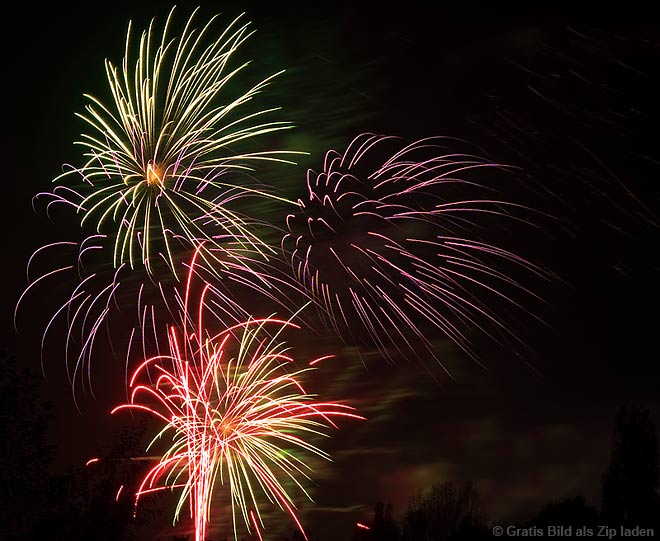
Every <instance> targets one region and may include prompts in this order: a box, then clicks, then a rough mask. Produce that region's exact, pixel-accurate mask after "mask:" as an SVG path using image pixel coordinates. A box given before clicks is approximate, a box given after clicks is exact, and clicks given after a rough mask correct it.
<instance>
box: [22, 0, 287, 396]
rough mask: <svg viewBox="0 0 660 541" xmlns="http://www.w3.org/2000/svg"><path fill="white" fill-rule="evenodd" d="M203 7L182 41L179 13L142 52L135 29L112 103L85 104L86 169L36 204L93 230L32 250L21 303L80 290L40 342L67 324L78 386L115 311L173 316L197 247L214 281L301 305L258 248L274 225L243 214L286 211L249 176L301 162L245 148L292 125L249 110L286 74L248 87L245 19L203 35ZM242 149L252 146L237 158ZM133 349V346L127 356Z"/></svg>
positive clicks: (238, 313)
mask: <svg viewBox="0 0 660 541" xmlns="http://www.w3.org/2000/svg"><path fill="white" fill-rule="evenodd" d="M197 11H198V10H195V11H194V12H193V13H192V15H191V16H190V17H189V18H188V19H187V21H186V22H185V25H184V27H183V30H182V31H181V32H180V34H179V35H178V36H177V35H175V32H174V30H173V26H174V8H173V9H172V10H171V11H170V12H169V15H168V16H167V19H166V20H165V23H164V25H163V27H162V28H161V30H160V31H159V30H158V28H157V25H156V23H155V20H152V22H151V24H150V25H149V27H148V29H147V30H145V31H144V32H142V34H141V35H140V36H139V39H138V40H137V46H136V45H135V44H134V37H133V32H132V27H131V24H129V27H128V32H127V37H126V46H125V52H124V57H123V59H122V62H121V64H120V65H119V66H115V65H113V64H112V63H111V62H109V61H106V74H107V79H108V84H109V87H110V91H111V96H112V97H111V100H109V101H108V102H106V103H104V102H102V101H101V100H99V99H97V98H95V97H93V96H89V95H86V98H87V99H88V100H89V104H88V105H87V106H86V112H85V113H84V114H81V115H78V116H79V117H80V118H81V119H82V120H83V121H84V122H85V123H86V124H87V127H88V128H90V129H91V131H89V133H86V134H83V136H82V140H80V141H78V142H76V144H77V145H81V146H83V147H85V148H86V149H87V153H86V154H85V156H86V162H85V163H84V164H83V165H82V166H79V167H74V166H70V167H69V169H68V170H66V171H65V172H64V173H63V174H62V175H60V176H59V177H57V178H56V179H55V181H54V182H55V183H56V184H57V185H56V186H55V188H54V189H53V190H52V192H51V193H43V194H38V195H37V196H36V197H35V200H36V199H40V198H41V197H45V198H46V200H47V205H46V213H47V215H48V216H49V218H50V217H51V214H52V211H53V210H54V208H53V207H55V206H59V205H64V206H67V207H72V208H73V209H74V210H75V212H76V213H77V215H78V216H80V220H81V226H83V228H85V229H86V228H87V226H92V225H93V226H94V228H95V230H96V231H95V232H94V233H92V234H90V235H89V236H88V237H87V238H86V239H84V240H83V241H82V242H61V243H54V244H51V245H48V246H45V247H44V248H42V249H39V250H37V251H36V252H35V254H34V255H33V256H32V258H31V259H30V262H29V263H28V287H27V289H26V291H25V292H24V293H23V295H22V296H21V298H20V299H19V301H18V303H17V309H18V306H19V305H21V303H22V302H23V301H24V298H25V297H26V294H27V293H28V292H30V291H37V290H38V289H40V288H43V287H45V286H46V284H53V283H55V280H58V284H59V285H61V284H65V283H73V282H76V283H77V284H76V285H75V286H70V289H69V292H67V293H66V295H67V296H66V297H65V299H66V300H65V302H63V303H62V304H61V305H60V306H59V307H58V308H56V309H55V310H54V313H53V317H52V318H51V319H50V320H49V321H48V322H47V324H46V328H45V331H44V341H45V338H46V335H47V334H48V333H49V332H50V330H51V329H53V328H54V327H53V326H54V324H55V323H56V320H58V318H60V319H65V320H66V328H67V331H66V332H67V334H66V344H65V351H66V363H67V370H68V374H69V379H70V381H71V384H72V386H75V384H76V382H77V381H80V380H81V378H82V376H83V375H84V376H85V378H87V380H88V381H89V380H90V373H89V370H90V364H91V362H90V361H91V357H92V352H93V350H94V348H95V345H96V343H97V336H98V332H99V330H100V329H101V328H103V327H104V326H106V327H107V326H108V325H109V320H111V319H113V317H116V313H117V312H119V311H123V312H124V316H123V317H125V314H126V313H129V314H136V313H137V320H138V323H137V326H138V327H139V330H142V329H143V328H144V325H142V320H143V319H144V318H146V317H148V314H149V312H151V311H153V309H154V306H155V305H159V306H165V307H167V298H169V297H170V293H169V288H170V286H174V287H176V283H177V282H178V279H179V274H180V273H181V269H182V268H183V266H184V262H185V261H186V260H187V258H189V257H190V253H192V251H193V250H195V249H197V248H198V247H199V246H203V250H202V251H201V252H200V254H199V257H200V258H201V259H202V260H203V261H204V263H205V268H206V269H207V270H209V271H211V272H214V273H215V274H216V278H217V282H218V283H221V281H226V282H227V284H228V283H231V284H232V286H231V287H232V288H234V287H236V285H237V284H240V285H241V286H246V287H248V288H251V289H253V290H256V291H257V292H259V293H260V294H262V295H267V296H268V297H269V298H270V299H271V300H272V301H273V302H275V303H279V305H280V306H282V305H283V304H286V307H287V310H288V311H289V312H292V311H295V310H297V308H298V307H299V306H300V302H298V300H299V298H300V297H299V294H300V291H299V290H298V291H296V284H295V283H294V281H293V280H291V279H290V275H289V273H288V272H285V271H284V270H282V269H278V268H277V265H278V263H277V261H276V258H273V255H276V254H277V250H276V249H274V248H273V247H271V246H270V244H269V243H268V242H267V241H266V240H263V238H264V237H266V236H267V235H268V234H269V233H270V230H272V226H271V225H269V224H264V223H263V222H262V221H260V220H257V219H254V218H251V217H248V216H246V215H244V214H243V213H242V212H240V211H239V209H238V208H237V207H236V205H235V204H236V203H237V202H241V201H243V202H244V201H245V200H246V198H248V197H251V198H261V199H262V200H268V201H272V202H275V201H282V202H286V200H285V199H283V198H281V197H279V196H278V195H277V194H276V193H275V191H274V189H273V188H271V187H268V186H265V185H263V184H260V183H258V181H256V180H254V179H253V176H252V172H253V171H254V170H255V169H256V168H257V166H258V165H259V164H262V163H264V162H283V163H292V162H290V161H288V160H287V159H285V158H286V157H287V156H288V155H293V154H296V153H295V152H289V151H280V150H272V151H270V150H258V151H255V150H251V149H249V147H248V146H247V145H253V146H254V145H255V144H256V143H257V142H258V140H260V139H261V138H262V136H266V135H268V134H272V133H275V132H279V131H281V130H285V129H288V128H290V127H291V125H290V124H289V123H287V122H279V121H273V122H262V121H261V119H262V118H265V117H266V116H268V115H270V114H271V113H273V112H274V111H275V109H261V110H259V109H258V108H257V109H255V108H251V109H249V107H251V104H252V103H253V101H254V98H257V97H258V94H260V93H261V92H263V91H264V90H265V89H266V88H267V87H268V85H269V84H270V83H271V81H272V79H273V78H274V77H275V76H276V75H277V74H275V75H273V76H271V77H268V78H266V79H264V80H262V81H261V82H258V83H257V84H255V85H253V86H249V87H246V89H241V88H240V85H239V83H240V80H239V79H240V76H241V74H243V73H244V71H245V68H246V67H247V65H248V63H244V64H237V65H233V64H234V62H235V58H236V57H237V54H238V51H239V49H240V47H241V46H242V45H243V43H244V42H245V41H246V40H248V39H249V37H250V36H251V34H252V32H251V31H250V30H249V23H243V22H242V21H241V17H240V16H239V17H238V18H236V19H235V20H233V21H232V22H231V23H229V24H228V25H227V26H226V27H225V28H221V29H220V31H219V32H218V31H217V30H216V27H217V24H216V23H217V16H216V17H213V18H211V19H210V20H209V21H208V23H206V24H205V25H203V26H201V27H197V28H196V27H195V26H196V23H197V19H196V15H197ZM243 147H245V148H246V149H247V151H245V152H241V151H239V148H243ZM287 203H288V204H289V203H290V204H293V203H292V202H287ZM244 208H245V207H244ZM274 236H276V237H278V238H279V237H280V236H281V234H279V233H278V234H276V235H274ZM70 250H73V251H77V254H76V255H72V254H71V253H70V252H69V251H70ZM67 258H68V260H67V261H66V263H64V264H61V265H59V261H60V260H66V259H67ZM35 260H38V261H35ZM46 260H48V262H50V261H53V262H55V261H56V262H58V263H53V264H52V265H51V266H50V267H48V268H47V269H46V270H45V271H43V272H42V274H41V275H40V276H38V277H37V278H36V279H31V276H30V269H29V268H30V266H31V265H32V264H33V263H35V262H37V263H39V264H40V265H43V264H44V262H45V261H46ZM33 266H34V268H41V267H39V266H38V265H36V264H35V265H33ZM287 280H288V283H287ZM227 284H223V285H222V286H219V287H224V288H225V291H226V292H227V293H226V298H225V299H224V301H223V302H224V303H225V304H226V306H227V308H226V310H225V312H227V317H228V318H229V320H233V321H236V320H238V319H240V320H243V319H245V318H246V317H247V314H246V313H245V311H244V310H243V309H242V306H241V302H240V301H238V300H236V299H235V298H234V297H233V296H232V292H231V291H230V289H231V288H230V287H229V286H228V285H227ZM285 290H286V292H285ZM138 291H139V293H138ZM69 293H70V294H69ZM136 293H137V305H136V303H135V294H136ZM159 293H160V298H159V295H158V294H159ZM120 297H121V299H122V300H120ZM294 297H295V298H294ZM142 299H148V300H147V301H144V302H143V301H142ZM293 306H295V308H292V307H293ZM159 313H164V310H159ZM232 318H233V319H232ZM139 334H140V332H138V333H137V335H139ZM142 334H143V336H144V333H142ZM137 335H136V336H137ZM112 342H113V345H112V347H114V346H115V345H117V341H116V340H113V341H112ZM132 344H133V339H132V338H131V340H130V342H129V344H128V349H129V350H130V347H131V345H132ZM43 345H44V344H43V341H42V356H43ZM90 390H91V382H90Z"/></svg>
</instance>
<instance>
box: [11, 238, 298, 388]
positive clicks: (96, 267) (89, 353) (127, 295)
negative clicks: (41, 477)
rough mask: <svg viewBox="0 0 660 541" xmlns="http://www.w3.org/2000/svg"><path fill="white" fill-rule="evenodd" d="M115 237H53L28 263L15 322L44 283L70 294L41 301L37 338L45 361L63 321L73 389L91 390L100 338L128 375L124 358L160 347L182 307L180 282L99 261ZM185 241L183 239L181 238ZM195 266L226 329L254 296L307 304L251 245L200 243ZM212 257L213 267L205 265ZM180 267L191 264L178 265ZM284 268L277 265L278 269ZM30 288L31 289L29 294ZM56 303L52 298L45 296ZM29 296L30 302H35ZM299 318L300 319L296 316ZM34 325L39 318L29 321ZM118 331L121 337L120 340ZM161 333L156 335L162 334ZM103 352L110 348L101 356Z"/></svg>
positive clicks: (288, 307)
mask: <svg viewBox="0 0 660 541" xmlns="http://www.w3.org/2000/svg"><path fill="white" fill-rule="evenodd" d="M110 242H112V239H110V238H108V237H107V236H105V235H93V236H90V237H88V238H86V239H85V240H84V241H83V242H80V243H76V242H58V243H53V244H49V245H46V246H43V247H42V248H40V249H38V250H37V251H36V252H35V253H34V254H33V256H32V257H31V258H30V260H29V261H28V266H27V276H28V282H29V286H28V287H27V289H26V290H25V291H24V292H23V294H22V295H21V297H20V298H19V301H18V303H17V305H16V310H15V319H17V317H18V311H19V309H20V308H21V307H22V306H23V305H24V304H26V303H29V299H28V298H29V297H34V296H35V295H36V293H34V292H38V291H40V290H43V289H44V288H46V287H51V288H53V287H56V288H57V289H58V290H62V291H66V289H67V288H68V289H69V291H68V293H67V294H66V295H65V297H64V302H61V301H60V302H53V304H52V305H49V304H48V303H44V300H43V299H38V302H39V312H40V313H44V314H47V313H48V309H49V308H48V307H49V306H52V308H51V310H52V311H51V312H50V315H48V316H46V318H47V319H45V323H44V331H43V333H42V338H41V353H42V365H43V364H44V361H45V352H46V350H51V349H52V348H50V347H49V346H48V345H47V344H49V343H50V342H48V337H49V335H50V334H51V333H53V334H57V331H56V329H59V328H60V327H61V325H62V324H63V325H64V332H65V339H64V347H63V349H64V357H65V359H66V369H67V375H68V378H69V382H70V384H71V387H72V389H73V390H74V400H76V396H75V395H76V393H75V390H76V389H81V390H82V391H84V392H90V393H91V394H92V395H93V386H92V359H93V358H94V357H98V356H97V355H95V354H94V352H95V348H96V347H97V343H98V341H99V339H100V340H105V338H106V336H105V335H107V340H106V341H105V342H102V343H103V344H106V346H109V348H110V350H111V352H112V354H113V357H115V358H116V359H118V360H120V361H121V358H125V362H126V367H127V372H128V371H129V368H130V367H129V359H130V358H131V357H133V354H134V353H135V351H136V350H141V352H142V355H144V356H145V357H146V355H147V354H146V352H147V351H148V350H150V349H152V348H156V349H157V350H158V348H159V347H160V342H159V340H160V341H162V340H163V338H164V337H162V336H160V334H161V330H162V329H163V328H164V327H165V326H166V325H167V322H169V321H171V320H172V318H173V317H175V314H178V313H179V312H180V305H181V301H179V302H176V301H175V302H174V303H173V302H172V301H173V300H175V299H177V298H178V296H179V286H178V282H176V281H174V282H172V281H168V280H167V279H165V278H164V279H156V276H163V275H164V274H163V273H162V272H159V273H156V274H155V275H150V274H149V273H148V272H147V271H146V269H135V270H131V269H130V268H128V264H127V263H122V264H121V265H120V266H119V267H118V268H116V269H115V268H113V267H112V266H111V265H110V264H109V263H108V262H107V261H106V260H105V258H104V254H103V252H104V248H106V247H107V245H108V243H110ZM184 243H185V241H184ZM197 254H198V255H197V256H196V257H197V259H199V261H197V263H196V264H195V266H194V269H193V268H191V269H190V272H193V273H194V274H195V275H196V276H198V277H199V278H200V279H202V280H206V281H207V282H209V283H212V284H213V285H212V286H211V285H209V288H210V290H211V291H212V293H213V299H214V300H212V301H210V302H211V303H212V304H213V306H214V310H215V317H216V319H217V320H218V321H219V322H221V323H222V324H223V325H225V326H231V325H234V324H236V323H239V322H242V321H245V320H246V319H247V318H249V316H250V313H249V312H248V310H246V309H245V303H249V301H250V300H252V299H254V298H255V295H257V296H258V297H259V304H260V306H262V307H265V306H266V304H268V305H269V306H270V308H271V310H273V311H274V310H279V311H281V312H286V313H288V314H289V315H292V314H295V313H297V312H299V307H300V306H302V305H303V304H305V302H308V301H309V299H308V298H307V296H306V294H305V292H304V291H301V290H300V289H299V288H297V287H296V284H295V282H294V281H292V280H291V277H290V273H288V272H287V271H286V269H285V268H283V267H284V265H281V266H280V265H278V264H277V261H276V260H271V261H270V262H269V261H264V260H263V259H262V258H261V257H260V256H259V254H257V253H255V252H254V250H252V249H250V248H246V247H245V246H244V245H241V244H240V243H238V242H235V241H233V240H232V239H225V240H224V242H223V246H222V247H220V246H216V247H214V248H212V249H211V250H207V249H206V245H205V243H203V242H202V243H201V244H200V245H199V247H198V250H197ZM209 254H210V256H211V258H212V260H213V261H214V262H219V264H218V265H215V266H211V265H209V264H208V258H206V260H205V259H204V257H203V256H204V255H207V256H208V255H209ZM181 265H182V267H184V268H185V267H189V266H190V265H189V263H187V262H182V263H181ZM281 267H282V268H281ZM31 293H32V294H31ZM49 298H53V301H55V298H56V295H49ZM32 300H34V299H32ZM299 319H301V321H303V320H304V317H303V318H300V317H299ZM30 323H31V324H32V325H34V324H35V323H36V320H35V319H34V318H31V320H30ZM116 334H121V336H126V337H127V340H126V341H125V342H123V343H122V341H121V340H117V338H116ZM159 336H160V339H159ZM105 356H106V357H107V356H108V355H107V353H106V355H105Z"/></svg>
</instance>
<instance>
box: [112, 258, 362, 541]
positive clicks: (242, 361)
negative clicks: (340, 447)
mask: <svg viewBox="0 0 660 541" xmlns="http://www.w3.org/2000/svg"><path fill="white" fill-rule="evenodd" d="M194 272H195V271H194V260H193V264H191V265H190V274H189V278H188V281H187V288H188V289H187V290H186V294H185V298H184V299H183V301H182V303H181V305H182V307H183V313H184V317H183V321H182V324H181V326H180V327H179V328H177V327H175V326H171V327H170V329H169V350H170V353H169V355H157V356H154V357H151V358H147V359H146V360H144V361H143V362H142V363H141V364H140V365H139V366H138V368H137V369H136V370H135V371H134V372H133V375H132V377H131V379H130V389H131V394H130V401H129V403H127V404H123V405H120V406H118V407H116V408H114V409H113V410H112V413H115V412H117V411H120V410H124V409H136V410H141V411H146V412H148V413H150V414H151V415H153V416H154V417H155V418H157V419H159V420H160V421H162V423H163V428H162V430H160V431H159V433H158V435H157V436H156V437H155V438H154V440H153V441H152V442H151V444H150V446H149V447H152V446H154V445H155V444H156V443H157V442H158V441H160V440H161V438H162V439H163V440H164V439H168V440H171V441H172V442H173V443H172V445H171V447H170V448H169V449H167V450H166V451H165V452H164V453H163V454H162V456H161V458H160V459H159V461H158V463H157V464H156V465H155V466H154V467H153V468H152V469H151V470H149V472H147V474H146V475H145V476H144V478H143V479H142V481H141V483H140V486H139V488H138V490H137V492H136V494H135V503H136V506H137V504H138V502H139V500H140V498H141V497H142V496H143V495H145V494H150V493H153V492H158V491H162V490H166V489H175V488H178V489H181V496H180V500H179V504H178V506H177V510H176V513H175V520H176V519H178V516H179V511H180V509H181V508H182V507H183V505H184V503H185V502H186V500H187V501H188V503H189V507H190V513H191V516H192V517H193V518H194V521H195V539H196V541H202V540H203V539H205V538H206V530H207V524H208V521H209V519H210V515H211V510H212V509H211V497H212V494H213V493H214V491H215V489H217V488H218V487H216V485H218V484H219V485H228V488H229V494H230V500H231V507H232V513H231V514H232V523H233V528H234V530H235V531H236V528H237V520H238V519H239V518H240V517H242V519H243V523H244V524H245V527H247V529H248V531H249V532H253V531H256V533H257V535H258V536H259V537H260V538H261V529H263V527H264V523H263V518H262V515H261V513H260V505H259V500H260V498H259V496H260V495H261V496H263V498H264V499H265V500H267V501H269V502H272V503H275V504H276V505H277V506H279V508H280V509H281V510H283V511H286V512H287V513H288V514H289V515H290V516H291V518H292V519H293V520H294V522H295V523H296V525H297V526H298V528H299V529H300V531H301V532H302V533H303V535H304V530H303V527H302V524H301V523H300V521H299V519H298V517H297V515H296V508H295V504H294V500H293V494H291V490H290V489H287V488H285V483H286V482H292V483H293V484H294V485H295V486H298V487H299V488H300V489H301V490H302V491H303V493H304V494H305V495H307V497H309V495H308V494H307V492H306V491H305V489H304V488H303V482H304V481H306V480H310V477H309V476H308V474H307V473H305V470H307V471H309V466H308V465H307V464H306V462H305V460H304V454H305V453H308V454H310V453H311V454H313V455H317V456H319V457H322V458H325V459H329V456H328V454H327V453H325V452H324V451H322V450H321V449H319V448H318V447H316V446H315V445H314V444H312V443H311V442H309V441H307V440H306V437H309V436H314V435H323V434H325V433H326V430H327V429H329V428H336V427H337V425H336V424H335V422H334V420H333V419H339V418H353V419H363V417H360V416H359V415H357V414H355V413H354V412H353V411H354V410H353V408H351V407H350V406H347V405H343V404H338V403H334V402H318V401H316V399H315V398H314V397H313V396H312V395H309V394H307V392H306V391H305V388H304V387H303V385H302V383H301V376H302V375H303V374H305V373H307V372H310V371H313V370H315V369H314V368H312V367H309V366H308V367H306V368H303V369H297V370H296V369H292V366H293V362H294V360H293V358H292V357H291V356H290V355H289V353H288V348H287V347H286V344H285V343H284V342H282V341H280V340H279V339H278V336H279V335H280V334H281V333H282V332H283V331H284V330H285V329H286V328H292V329H293V328H299V327H298V326H297V325H295V324H294V323H292V322H291V321H286V320H280V319H275V318H272V317H271V318H264V319H251V320H248V321H245V322H242V323H239V324H236V325H233V326H231V327H229V328H224V329H222V330H220V331H219V332H218V331H214V330H212V329H211V327H209V325H208V322H207V318H208V319H211V318H210V316H211V315H212V314H213V312H212V308H211V307H212V306H213V302H214V301H212V300H210V299H207V296H209V292H210V291H212V290H211V289H210V286H209V284H206V287H204V288H203V291H202V293H201V296H200V298H199V301H198V302H197V303H196V305H197V306H196V308H193V307H192V306H190V302H191V298H190V287H191V282H192V278H193V276H194ZM168 432H169V435H168V436H167V437H165V436H166V433H168ZM294 451H296V452H295V453H294ZM300 453H302V454H300ZM305 538H306V537H305Z"/></svg>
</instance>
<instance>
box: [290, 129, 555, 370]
mask: <svg viewBox="0 0 660 541" xmlns="http://www.w3.org/2000/svg"><path fill="white" fill-rule="evenodd" d="M449 144H454V145H456V144H457V141H452V140H449V139H441V138H432V139H425V140H422V141H418V142H415V143H410V144H408V143H405V142H403V141H402V140H401V139H399V138H395V137H384V136H378V135H372V134H362V135H360V136H358V137H356V138H355V139H354V140H353V141H352V142H351V143H350V145H349V146H348V148H347V150H346V151H345V152H344V153H343V154H340V153H338V152H335V151H329V152H328V153H327V154H326V156H325V161H324V163H323V170H322V171H321V172H320V173H315V172H314V171H311V170H310V171H309V172H308V175H307V197H305V198H304V199H299V200H298V205H299V208H298V210H297V212H295V213H292V214H289V215H288V216H287V227H288V233H287V234H286V235H285V237H284V238H283V241H282V247H283V249H284V251H285V253H287V254H288V256H289V257H290V260H291V266H292V269H293V272H294V274H295V276H296V278H297V280H298V281H299V282H300V284H301V285H302V286H304V287H305V288H306V290H307V291H308V292H309V293H310V295H312V296H314V298H316V299H317V301H319V304H320V305H321V306H322V307H323V308H324V310H323V312H322V314H323V315H324V316H325V317H327V320H328V322H329V324H331V325H332V326H333V327H334V328H335V329H336V331H337V332H338V334H339V335H340V336H350V337H353V339H354V340H355V341H357V342H359V341H360V340H361V339H362V337H363V335H365V332H363V331H361V330H360V328H362V329H364V330H365V331H366V335H368V337H369V340H370V342H371V343H372V344H375V345H376V346H377V347H378V349H380V351H381V352H382V353H384V354H385V355H386V356H387V357H388V358H392V357H393V351H395V350H399V352H401V353H402V354H403V355H405V353H406V352H409V351H411V350H416V349H417V348H418V345H419V344H423V345H425V346H426V349H425V351H427V353H428V352H432V344H431V343H430V341H429V340H428V338H427V335H426V332H425V329H427V328H435V329H439V330H441V331H442V332H443V333H444V334H445V335H446V336H447V337H449V338H450V339H451V340H453V341H454V342H455V343H456V344H458V345H459V346H460V347H461V348H462V349H464V350H465V351H467V352H468V353H471V354H472V350H471V347H470V340H469V337H468V334H467V329H472V328H477V329H480V330H482V331H484V332H486V333H488V334H489V335H490V336H492V337H494V338H496V339H499V336H509V335H513V333H512V332H511V331H510V329H509V327H508V326H507V324H506V322H505V321H504V319H503V318H502V317H500V316H499V315H498V314H497V313H495V311H494V310H493V309H492V308H490V305H489V304H488V303H487V302H486V301H485V299H494V302H495V303H497V304H498V305H500V306H501V305H506V309H507V310H508V309H510V308H511V307H513V308H518V309H523V310H524V307H523V306H522V305H521V304H520V303H519V301H518V300H517V294H520V293H523V294H525V295H530V296H535V295H534V293H533V292H531V291H529V290H528V289H527V288H525V287H524V286H523V285H522V284H521V283H520V282H519V281H518V280H517V279H516V278H515V277H514V275H513V274H509V273H507V271H506V269H507V268H511V267H512V266H513V267H519V268H522V269H523V270H524V271H525V272H528V273H532V274H535V275H538V276H544V277H545V276H546V275H545V273H544V272H543V271H541V269H539V268H538V267H536V266H534V265H532V264H531V263H529V262H527V261H526V260H525V259H523V258H521V257H519V256H517V255H515V254H514V253H512V252H510V251H507V250H505V249H503V248H500V247H498V246H495V245H494V244H491V243H488V242H485V241H483V240H481V237H480V235H482V234H484V233H485V232H487V231H488V230H489V229H493V228H494V227H496V226H497V225H498V224H499V222H501V221H502V220H503V219H507V220H516V219H517V220H521V221H524V218H523V217H522V216H523V215H529V212H527V210H528V209H526V208H525V207H523V206H521V205H516V204H514V203H510V202H506V201H502V200H499V199H496V198H494V197H493V192H494V191H495V190H494V188H492V187H490V186H487V185H485V184H483V183H480V182H477V181H476V180H475V179H474V177H475V175H476V174H477V173H478V172H482V173H486V174H488V173H489V172H490V173H493V174H494V173H496V172H498V171H500V172H501V171H502V169H504V168H503V167H502V166H500V165H497V164H492V163H489V162H487V161H485V160H483V159H481V158H479V157H477V156H474V155H470V154H457V153H455V152H451V151H448V150H447V149H446V146H447V145H449ZM519 215H520V216H519Z"/></svg>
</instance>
